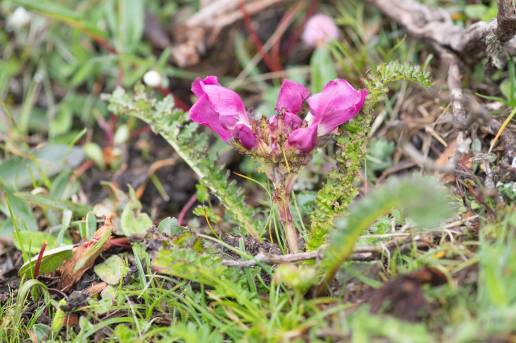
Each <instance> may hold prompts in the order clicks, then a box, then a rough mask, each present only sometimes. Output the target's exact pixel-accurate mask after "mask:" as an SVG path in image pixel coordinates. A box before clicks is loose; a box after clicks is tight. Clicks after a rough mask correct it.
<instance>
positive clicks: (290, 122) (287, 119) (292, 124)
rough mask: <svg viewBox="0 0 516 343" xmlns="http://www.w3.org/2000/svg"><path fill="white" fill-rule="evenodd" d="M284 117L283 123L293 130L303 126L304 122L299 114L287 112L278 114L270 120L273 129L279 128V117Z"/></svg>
mask: <svg viewBox="0 0 516 343" xmlns="http://www.w3.org/2000/svg"><path fill="white" fill-rule="evenodd" d="M279 116H283V123H284V125H286V126H287V127H289V128H290V129H291V130H295V129H297V128H298V127H300V126H301V124H302V123H303V120H302V119H301V118H299V116H298V115H297V114H294V113H290V112H285V113H284V114H276V115H273V116H272V117H270V118H269V124H270V125H271V126H273V127H277V126H278V117H279Z"/></svg>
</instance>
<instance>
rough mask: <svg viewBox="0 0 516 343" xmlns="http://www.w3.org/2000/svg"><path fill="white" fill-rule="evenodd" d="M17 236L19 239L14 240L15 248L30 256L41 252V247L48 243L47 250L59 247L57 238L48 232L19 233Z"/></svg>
mask: <svg viewBox="0 0 516 343" xmlns="http://www.w3.org/2000/svg"><path fill="white" fill-rule="evenodd" d="M16 236H17V239H15V240H14V246H15V247H16V249H18V250H20V251H23V252H28V253H30V254H35V253H37V252H39V250H40V248H41V246H42V245H43V243H45V242H47V249H53V248H55V247H57V240H56V238H55V237H54V236H52V235H51V234H49V233H47V232H41V231H36V232H34V231H18V233H17V234H16ZM20 244H21V245H20Z"/></svg>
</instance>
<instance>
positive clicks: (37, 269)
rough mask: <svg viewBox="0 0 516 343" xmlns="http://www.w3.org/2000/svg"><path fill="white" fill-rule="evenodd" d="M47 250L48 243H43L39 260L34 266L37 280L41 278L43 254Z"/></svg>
mask: <svg viewBox="0 0 516 343" xmlns="http://www.w3.org/2000/svg"><path fill="white" fill-rule="evenodd" d="M46 248H47V242H43V244H42V245H41V248H40V249H39V254H38V259H37V261H36V264H35V265H34V278H35V279H37V278H38V276H39V269H40V267H41V262H42V261H43V254H44V253H45V249H46Z"/></svg>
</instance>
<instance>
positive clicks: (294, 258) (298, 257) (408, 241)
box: [222, 216, 478, 268]
mask: <svg viewBox="0 0 516 343" xmlns="http://www.w3.org/2000/svg"><path fill="white" fill-rule="evenodd" d="M477 218H478V217H477V216H473V217H471V218H465V219H460V220H457V221H455V222H452V223H449V224H447V225H445V226H444V227H443V228H442V230H437V231H432V232H426V233H424V234H413V233H408V232H407V233H403V234H401V236H400V237H398V238H396V239H393V240H391V241H389V242H386V243H384V244H380V245H379V246H374V247H373V246H363V247H357V248H355V251H354V252H353V255H352V256H351V258H350V260H351V261H374V260H377V259H380V258H381V257H382V256H383V255H384V253H386V252H391V251H393V250H395V249H397V248H399V249H400V251H401V252H406V251H409V250H410V249H412V248H413V246H414V244H415V245H416V247H417V248H419V249H421V248H426V247H429V246H432V241H433V239H435V238H441V237H445V236H449V235H450V233H451V232H453V231H451V229H453V228H455V227H458V226H462V225H464V224H465V223H467V222H471V221H473V220H476V219H477ZM454 233H455V234H456V235H462V234H464V232H462V231H458V232H454ZM324 249H325V246H324V245H323V246H321V248H319V249H318V250H316V251H308V252H302V253H297V254H288V255H268V254H264V253H262V252H261V253H259V254H257V255H256V256H254V257H253V258H252V259H250V260H229V259H228V260H223V261H222V264H223V265H225V266H229V267H240V268H247V267H254V266H256V265H259V264H282V263H293V262H302V261H308V260H320V259H321V258H322V256H323V253H324Z"/></svg>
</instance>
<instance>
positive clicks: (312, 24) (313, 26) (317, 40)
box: [303, 14, 339, 48]
mask: <svg viewBox="0 0 516 343" xmlns="http://www.w3.org/2000/svg"><path fill="white" fill-rule="evenodd" d="M338 37H339V29H338V28H337V25H335V22H334V21H333V19H332V18H331V17H328V16H327V15H324V14H316V15H314V16H312V17H310V19H308V21H307V23H306V26H305V30H304V31H303V41H304V42H305V43H306V45H308V46H310V47H314V48H315V47H317V46H320V45H324V44H326V43H328V42H331V41H333V40H335V39H337V38H338Z"/></svg>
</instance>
